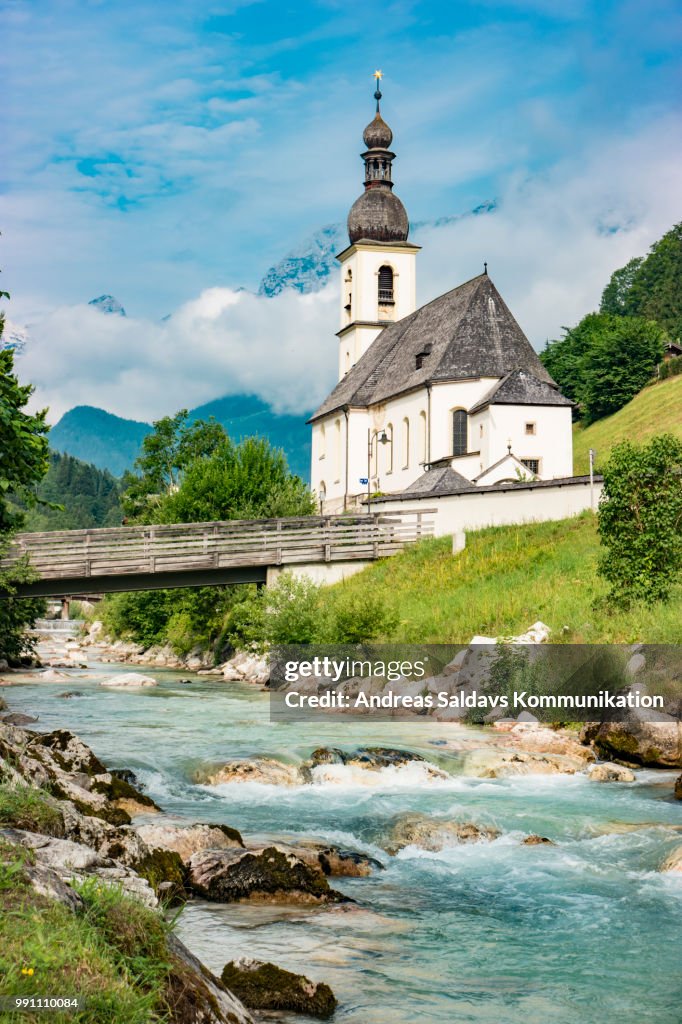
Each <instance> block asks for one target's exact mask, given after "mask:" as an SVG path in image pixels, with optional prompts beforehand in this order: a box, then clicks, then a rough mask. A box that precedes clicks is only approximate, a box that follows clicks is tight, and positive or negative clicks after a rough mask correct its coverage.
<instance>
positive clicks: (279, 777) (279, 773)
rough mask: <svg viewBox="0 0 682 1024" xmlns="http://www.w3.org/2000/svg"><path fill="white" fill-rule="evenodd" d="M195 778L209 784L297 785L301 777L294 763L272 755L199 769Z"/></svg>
mask: <svg viewBox="0 0 682 1024" xmlns="http://www.w3.org/2000/svg"><path fill="white" fill-rule="evenodd" d="M195 780H196V781H197V782H200V783H204V784H208V785H210V786H218V785H220V784H221V783H225V782H260V783H263V784H267V785H270V786H297V785H300V783H301V781H302V779H301V774H300V772H299V770H298V768H296V767H295V766H294V765H292V764H284V762H283V761H276V760H275V758H273V757H254V758H253V760H243V761H228V762H227V764H224V765H223V766H222V767H221V768H213V769H208V770H206V769H200V770H199V771H198V772H197V773H196V775H195Z"/></svg>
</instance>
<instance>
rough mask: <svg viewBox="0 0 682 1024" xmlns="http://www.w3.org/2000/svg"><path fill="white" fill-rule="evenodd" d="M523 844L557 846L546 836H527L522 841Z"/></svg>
mask: <svg viewBox="0 0 682 1024" xmlns="http://www.w3.org/2000/svg"><path fill="white" fill-rule="evenodd" d="M521 845H522V846H556V843H554V842H553V841H552V840H551V839H548V838H547V837H546V836H526V838H525V839H524V840H523V841H522V843H521Z"/></svg>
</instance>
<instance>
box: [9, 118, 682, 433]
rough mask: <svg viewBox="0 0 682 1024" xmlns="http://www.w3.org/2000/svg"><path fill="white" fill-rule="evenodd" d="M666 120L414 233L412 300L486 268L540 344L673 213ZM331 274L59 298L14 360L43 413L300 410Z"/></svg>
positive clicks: (676, 160) (310, 381)
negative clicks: (112, 298) (146, 311)
mask: <svg viewBox="0 0 682 1024" xmlns="http://www.w3.org/2000/svg"><path fill="white" fill-rule="evenodd" d="M681 160H682V141H681V140H680V139H679V137H678V134H677V132H676V127H675V124H674V122H673V121H672V120H668V119H662V120H659V121H657V122H652V123H651V124H650V125H648V126H647V127H646V128H645V129H643V130H641V131H640V132H639V133H638V134H637V135H634V136H633V137H631V138H628V139H620V140H612V141H609V142H605V143H604V144H603V145H601V146H599V147H598V148H597V149H595V150H594V151H593V152H592V153H591V155H587V156H585V154H583V155H582V156H581V157H580V158H577V157H576V158H575V159H571V160H567V161H563V162H561V163H559V164H557V165H556V166H555V167H553V168H552V169H551V170H550V171H548V172H546V173H545V174H544V175H540V176H536V177H534V178H520V177H518V178H514V179H512V180H510V181H509V182H508V184H507V187H506V188H505V189H504V191H503V193H502V195H501V196H500V197H499V199H500V204H499V208H498V209H497V210H496V211H495V212H494V213H492V214H485V215H481V216H477V217H466V218H463V219H461V220H459V221H457V222H456V223H454V224H448V225H445V226H441V227H433V228H425V229H422V230H421V232H419V233H418V235H417V236H416V241H418V242H419V243H420V244H421V245H422V246H423V251H422V253H421V254H420V256H419V257H418V260H419V262H418V283H419V284H418V288H419V301H420V302H425V301H428V300H429V299H431V298H433V297H434V296H436V295H439V294H441V293H442V292H444V291H447V290H448V289H450V288H452V287H454V286H455V285H456V284H459V283H460V282H461V281H464V280H466V279H468V278H470V277H472V276H474V275H475V274H478V273H480V272H481V270H482V267H483V261H484V260H487V261H488V263H489V267H490V273H491V275H492V277H493V279H494V280H495V282H496V284H497V285H498V287H499V288H500V290H501V292H502V294H503V296H504V297H505V299H506V301H507V303H508V304H509V306H510V307H511V309H512V312H513V313H514V314H515V316H516V317H517V319H518V320H519V322H520V323H521V325H522V327H523V328H524V330H525V331H526V333H527V334H528V336H529V337H530V339H531V341H532V342H533V343H534V344H535V346H536V347H537V348H540V347H541V346H542V345H543V344H544V341H545V340H546V338H547V337H557V336H558V335H559V332H560V329H561V327H562V326H563V325H570V324H574V323H576V322H577V321H578V319H580V317H582V316H583V315H584V314H585V313H586V312H588V311H590V310H592V309H594V308H596V306H597V304H598V301H599V296H600V294H601V291H602V289H603V287H604V285H605V284H606V282H607V281H608V278H609V276H610V274H611V273H612V271H613V270H614V269H615V268H616V267H619V266H622V265H623V264H624V263H626V262H627V261H628V260H629V259H630V258H631V257H632V256H634V255H639V254H643V253H645V252H646V251H647V248H648V247H649V245H650V244H651V243H652V242H653V241H655V240H656V239H657V238H658V237H660V235H661V234H663V232H664V231H666V230H667V229H668V228H669V227H671V226H672V224H673V223H674V222H675V221H676V220H677V219H679V217H680V211H679V207H678V200H679V186H678V169H679V165H680V161H681ZM337 308H338V307H337V284H336V282H334V283H333V284H330V285H329V286H328V287H326V288H325V289H324V290H322V291H320V292H317V293H314V294H312V295H307V296H301V295H299V294H297V293H294V292H291V291H285V292H283V293H282V294H280V295H278V296H277V297H276V298H273V299H266V298H260V297H258V296H256V295H253V294H251V293H249V292H245V291H234V290H230V289H227V288H210V289H207V290H204V291H202V292H201V293H200V294H199V296H198V297H197V298H195V299H193V300H191V301H189V302H186V303H184V304H183V305H181V306H180V307H179V308H178V309H177V310H175V311H174V313H173V316H172V318H171V319H170V320H169V321H167V322H165V323H158V322H156V321H152V320H147V319H142V318H121V317H116V316H105V315H103V314H101V313H99V312H97V311H96V310H94V309H92V308H90V307H88V306H68V307H62V308H59V309H56V310H54V311H52V312H48V313H47V314H44V315H42V316H40V317H38V318H37V319H36V321H35V323H34V324H33V325H32V326H31V330H30V335H31V340H30V343H29V344H28V345H27V346H26V350H25V353H24V355H22V356H21V359H20V372H21V375H22V377H23V378H25V379H27V380H31V381H33V382H34V383H35V384H36V385H37V393H36V404H48V405H50V407H51V419H52V420H53V421H54V420H56V419H57V418H58V417H59V416H60V415H61V414H62V413H63V412H64V411H66V410H67V409H69V408H71V407H72V406H74V405H77V404H91V405H97V406H101V407H103V408H106V409H108V410H110V411H111V412H115V413H118V414H119V415H123V416H129V417H132V418H136V419H144V420H149V419H152V418H155V417H158V416H160V415H163V414H165V413H171V412H174V411H175V410H176V409H178V408H181V407H184V406H186V407H192V406H195V405H198V404H200V403H202V402H205V401H209V400H210V399H213V398H218V397H221V396H222V395H225V394H236V393H240V392H247V393H254V394H257V395H260V396H261V397H262V398H263V399H265V400H266V401H268V402H270V403H271V404H272V405H273V406H274V407H275V408H276V409H277V410H279V411H288V412H301V411H303V410H306V409H309V408H311V406H313V405H315V404H316V403H317V402H318V401H319V400H321V399H322V398H323V397H324V395H325V393H326V392H327V390H328V389H329V388H330V387H331V385H332V384H333V383H334V374H335V367H336V363H337V357H336V344H337V343H336V340H335V338H334V332H335V331H336V329H337V323H336V320H337Z"/></svg>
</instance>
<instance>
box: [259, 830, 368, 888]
mask: <svg viewBox="0 0 682 1024" xmlns="http://www.w3.org/2000/svg"><path fill="white" fill-rule="evenodd" d="M274 845H275V846H276V847H277V849H284V850H287V851H288V852H290V853H292V854H293V855H294V856H295V857H299V858H300V859H301V860H302V861H305V863H306V864H309V865H310V866H311V867H313V868H316V869H318V870H320V871H321V872H322V874H324V875H328V876H332V877H337V878H367V877H369V875H371V874H372V872H373V871H375V870H378V871H381V870H382V869H383V866H384V865H383V864H382V863H381V862H380V861H378V860H376V859H375V858H374V857H369V856H368V855H367V854H366V853H358V852H357V851H356V850H342V849H340V848H339V847H338V846H328V845H327V844H326V843H318V842H316V841H315V840H313V839H305V840H302V841H301V842H300V843H298V844H296V845H292V846H289V845H287V844H283V843H275V844H274Z"/></svg>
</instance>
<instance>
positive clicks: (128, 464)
mask: <svg viewBox="0 0 682 1024" xmlns="http://www.w3.org/2000/svg"><path fill="white" fill-rule="evenodd" d="M210 416H213V417H214V419H216V420H217V421H218V422H219V423H222V425H223V426H224V427H225V429H226V430H227V432H228V433H229V435H230V437H232V438H233V439H234V440H235V441H239V440H241V438H243V437H249V436H252V435H254V434H257V435H258V436H259V437H266V438H267V439H268V440H269V441H270V443H271V444H272V445H274V446H275V447H276V448H283V449H284V452H285V454H286V456H287V459H288V462H289V466H290V468H291V469H292V471H293V472H294V473H298V475H299V476H301V477H303V479H304V480H307V479H308V477H309V475H310V429H309V427H307V426H306V425H305V420H306V413H301V415H300V416H290V415H283V414H280V413H276V412H273V410H272V409H271V408H270V406H269V405H268V404H267V403H266V402H263V401H262V400H261V399H260V398H256V396H255V395H235V396H226V397H225V398H217V399H215V400H214V401H212V402H207V403H206V404H205V405H200V406H198V407H197V408H196V409H192V410H191V411H190V420H198V419H208V418H209V417H210ZM151 429H152V428H151V425H150V424H149V423H140V422H137V421H136V420H126V419H123V418H122V417H121V416H114V415H113V413H110V412H106V411H105V410H104V409H96V408H94V407H93V406H91V405H79V406H77V407H76V408H75V409H71V410H70V411H69V412H67V413H65V414H64V416H62V418H61V419H60V421H59V422H58V423H57V424H56V426H54V427H53V428H52V430H51V431H50V446H51V447H52V448H53V449H54V450H55V451H58V452H66V453H68V454H69V455H74V456H75V457H76V458H78V459H81V460H82V461H83V462H91V463H92V464H93V465H95V466H97V467H98V468H99V469H108V470H109V471H110V472H111V473H113V474H114V475H115V476H121V474H122V473H123V472H124V471H125V470H126V469H131V468H132V465H133V463H134V461H135V459H136V458H137V456H138V454H139V452H140V447H141V445H142V441H143V439H144V438H145V437H146V435H147V434H149V433H150V432H151Z"/></svg>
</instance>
